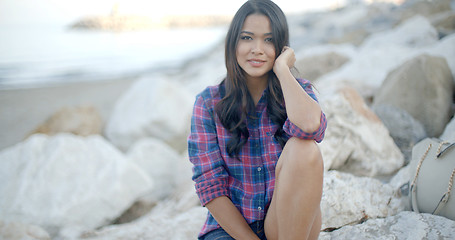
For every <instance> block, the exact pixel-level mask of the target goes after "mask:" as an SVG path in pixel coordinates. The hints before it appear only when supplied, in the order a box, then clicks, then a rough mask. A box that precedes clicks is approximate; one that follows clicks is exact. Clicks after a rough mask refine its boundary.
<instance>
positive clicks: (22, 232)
mask: <svg viewBox="0 0 455 240" xmlns="http://www.w3.org/2000/svg"><path fill="white" fill-rule="evenodd" d="M0 239H5V240H50V239H51V237H50V236H49V234H48V233H47V232H46V231H45V230H44V229H42V228H40V227H38V226H34V225H30V224H23V223H19V222H3V221H0Z"/></svg>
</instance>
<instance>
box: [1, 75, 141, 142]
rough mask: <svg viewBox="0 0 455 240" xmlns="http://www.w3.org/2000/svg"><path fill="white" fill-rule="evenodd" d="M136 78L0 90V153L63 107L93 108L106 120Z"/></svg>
mask: <svg viewBox="0 0 455 240" xmlns="http://www.w3.org/2000/svg"><path fill="white" fill-rule="evenodd" d="M135 80H136V78H127V79H113V80H105V81H95V82H77V83H66V84H56V85H52V86H46V87H38V88H19V89H0V103H1V104H0V149H4V148H6V147H9V146H12V145H14V144H16V143H18V142H20V141H22V140H23V139H24V138H25V137H26V136H27V135H28V134H29V133H30V132H31V131H33V130H34V129H35V128H36V127H37V126H38V125H39V124H41V123H42V122H44V121H45V120H46V119H47V118H48V117H49V116H51V115H52V114H53V113H55V112H56V111H57V110H59V109H61V108H62V107H69V106H82V105H91V106H94V107H95V108H96V109H97V110H98V111H99V113H100V114H101V116H102V117H103V120H106V119H107V118H108V117H109V114H110V112H111V111H112V109H113V107H114V105H115V102H116V100H117V99H118V98H119V97H120V96H121V95H122V93H123V92H124V91H126V90H127V89H128V87H129V86H130V85H131V84H132V83H133V82H134V81H135Z"/></svg>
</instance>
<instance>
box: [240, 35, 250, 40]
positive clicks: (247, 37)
mask: <svg viewBox="0 0 455 240" xmlns="http://www.w3.org/2000/svg"><path fill="white" fill-rule="evenodd" d="M240 39H242V40H251V39H253V38H251V37H250V36H240Z"/></svg>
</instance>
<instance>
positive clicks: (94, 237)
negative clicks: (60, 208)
mask: <svg viewBox="0 0 455 240" xmlns="http://www.w3.org/2000/svg"><path fill="white" fill-rule="evenodd" d="M181 190H182V192H180V193H179V194H176V195H175V196H174V197H172V198H170V199H167V200H166V201H162V202H160V204H158V205H157V206H156V207H155V208H154V209H153V210H152V211H151V212H150V213H149V214H148V215H146V216H144V217H142V218H140V219H138V220H136V221H134V222H131V223H128V224H123V225H113V226H108V227H105V228H102V229H100V230H97V231H93V232H90V233H87V234H86V236H85V237H84V239H90V240H117V239H118V240H136V239H157V240H160V239H163V240H164V239H182V240H185V239H188V240H190V239H197V235H198V234H199V231H200V230H201V228H202V225H203V224H204V221H205V218H206V216H207V209H205V208H203V207H201V206H199V200H198V198H197V195H196V192H195V190H194V185H193V184H190V185H186V186H183V188H182V189H181Z"/></svg>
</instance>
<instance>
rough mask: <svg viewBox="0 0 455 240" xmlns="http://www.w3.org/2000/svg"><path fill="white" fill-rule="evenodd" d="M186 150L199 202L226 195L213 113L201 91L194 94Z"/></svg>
mask: <svg viewBox="0 0 455 240" xmlns="http://www.w3.org/2000/svg"><path fill="white" fill-rule="evenodd" d="M188 154H189V158H190V161H191V162H192V163H193V180H194V182H195V188H196V193H197V195H198V196H199V200H200V202H201V204H202V206H205V205H206V204H207V203H209V202H210V201H212V200H213V199H215V198H217V197H220V196H228V178H227V177H228V175H227V172H226V169H225V166H224V161H223V159H222V157H221V152H220V149H219V146H218V140H217V133H216V125H215V120H214V115H213V112H211V111H210V110H209V109H208V108H207V104H206V102H205V101H204V98H203V97H202V95H198V96H197V97H196V102H195V104H194V108H193V116H192V118H191V133H190V135H189V137H188Z"/></svg>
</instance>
